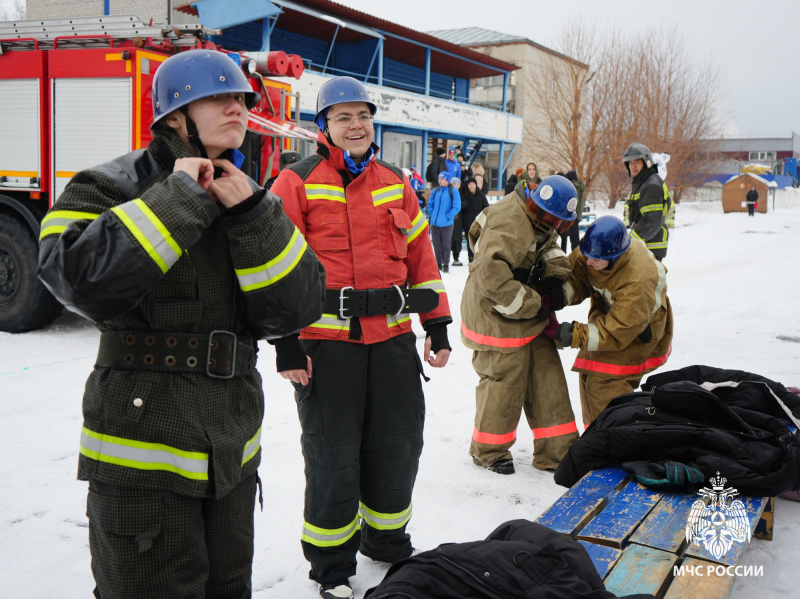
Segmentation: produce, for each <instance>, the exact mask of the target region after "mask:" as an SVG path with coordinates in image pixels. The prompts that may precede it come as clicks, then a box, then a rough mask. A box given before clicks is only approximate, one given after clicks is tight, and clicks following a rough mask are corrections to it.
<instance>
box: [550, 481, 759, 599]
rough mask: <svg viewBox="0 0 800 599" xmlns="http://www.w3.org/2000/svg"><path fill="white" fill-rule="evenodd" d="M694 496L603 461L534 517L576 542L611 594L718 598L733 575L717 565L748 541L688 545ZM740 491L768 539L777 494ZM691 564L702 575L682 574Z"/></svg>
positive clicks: (753, 523) (731, 559)
mask: <svg viewBox="0 0 800 599" xmlns="http://www.w3.org/2000/svg"><path fill="white" fill-rule="evenodd" d="M699 498H700V496H699V495H696V494H688V493H677V492H659V491H654V490H652V489H648V488H647V487H644V486H642V485H641V484H639V483H638V482H636V480H635V479H633V478H632V476H631V475H630V474H628V473H627V472H626V471H625V470H622V469H619V468H603V469H602V470H595V471H593V472H590V473H589V474H587V475H586V476H584V477H583V478H582V479H581V480H580V481H578V483H577V484H575V485H574V486H573V487H572V488H571V489H569V490H568V491H567V492H566V493H564V495H562V496H561V498H560V499H558V501H556V502H555V503H554V504H553V505H552V506H550V507H549V508H548V509H547V510H546V511H545V512H544V513H543V514H542V515H541V516H539V518H537V520H536V522H538V523H539V524H543V525H544V526H547V527H549V528H552V529H553V530H556V531H558V532H561V533H564V534H566V535H569V536H570V537H572V538H574V539H576V540H577V541H578V542H580V543H581V545H583V547H584V548H585V549H586V551H587V552H588V553H589V556H590V557H591V558H592V561H593V562H594V565H595V568H596V569H597V572H598V573H599V574H600V577H601V578H602V579H603V581H604V583H605V585H606V589H607V590H609V591H611V592H612V593H614V594H617V595H629V594H633V593H651V594H653V595H655V596H656V597H658V598H662V597H666V598H668V599H678V598H685V597H703V599H708V598H715V599H716V598H720V599H722V598H724V597H727V596H728V595H729V593H730V590H731V588H732V587H733V581H734V577H733V576H730V575H729V574H727V573H725V574H719V573H718V572H719V571H721V569H719V568H717V566H723V567H725V566H736V565H737V564H738V563H739V560H740V559H741V557H742V555H743V554H744V552H745V550H746V549H747V547H748V546H749V543H734V545H733V547H731V549H730V551H728V552H727V553H726V554H724V555H723V556H722V557H721V558H720V559H716V558H715V557H714V556H713V555H711V554H710V553H709V552H708V551H707V550H706V549H705V548H704V547H703V546H701V545H698V544H696V543H692V544H691V545H689V544H688V543H687V542H686V522H687V519H688V516H689V510H690V509H691V507H692V504H694V502H695V501H697V500H698V499H699ZM738 499H740V500H741V501H742V502H743V503H744V505H745V510H746V512H747V516H748V518H749V521H750V530H751V532H752V534H753V536H754V537H755V538H758V539H762V540H767V541H769V540H772V516H773V506H774V500H773V499H772V498H771V497H748V496H740V497H738ZM676 566H678V567H680V566H684V569H683V572H684V574H682V575H679V576H677V577H676V576H675V567H676ZM709 566H711V567H712V569H713V570H714V571H713V572H710V571H709V570H708V567H709ZM695 567H702V568H703V573H704V575H703V576H692V575H689V574H686V572H687V569H688V568H695ZM692 571H694V570H692Z"/></svg>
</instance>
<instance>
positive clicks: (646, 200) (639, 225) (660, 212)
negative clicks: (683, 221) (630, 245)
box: [627, 166, 669, 260]
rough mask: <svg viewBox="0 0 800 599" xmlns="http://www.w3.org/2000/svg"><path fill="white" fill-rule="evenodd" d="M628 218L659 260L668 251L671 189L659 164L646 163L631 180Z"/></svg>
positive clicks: (636, 233) (636, 235) (636, 234)
mask: <svg viewBox="0 0 800 599" xmlns="http://www.w3.org/2000/svg"><path fill="white" fill-rule="evenodd" d="M627 204H628V220H629V222H630V227H631V237H633V238H634V239H641V240H642V241H643V242H644V244H645V245H646V246H647V249H648V250H650V251H651V252H653V255H654V256H655V257H656V258H658V259H659V260H661V259H663V258H664V257H665V256H666V255H667V242H668V241H669V231H667V227H666V216H667V209H668V207H669V206H668V204H669V191H668V190H667V186H666V185H665V184H664V181H662V180H661V177H659V176H658V171H657V170H656V167H655V166H651V167H644V168H643V169H642V170H641V171H640V172H639V174H638V175H636V176H635V177H634V178H633V180H632V181H631V197H630V199H629V200H628V202H627Z"/></svg>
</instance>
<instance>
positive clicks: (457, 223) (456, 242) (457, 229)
mask: <svg viewBox="0 0 800 599" xmlns="http://www.w3.org/2000/svg"><path fill="white" fill-rule="evenodd" d="M460 157H461V155H460V154H459V158H460ZM450 185H452V186H453V188H454V189H457V190H458V193H459V194H460V193H461V179H456V178H455V177H452V178H451V179H450ZM461 208H462V210H460V211H459V212H458V214H456V215H455V217H454V218H453V239H452V240H451V242H450V249H451V250H452V252H453V266H464V265H463V264H462V263H461V262H460V261H459V259H458V254H459V252H460V251H461V245H462V244H463V241H464V240H463V238H462V235H461V232H462V230H463V227H462V224H461V213H462V212H463V208H464V204H463V202H462V204H461Z"/></svg>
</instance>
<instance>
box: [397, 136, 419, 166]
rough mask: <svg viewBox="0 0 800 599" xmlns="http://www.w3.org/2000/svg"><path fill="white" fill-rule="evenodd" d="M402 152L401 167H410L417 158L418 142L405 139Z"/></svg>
mask: <svg viewBox="0 0 800 599" xmlns="http://www.w3.org/2000/svg"><path fill="white" fill-rule="evenodd" d="M400 152H401V154H400V167H401V168H410V167H411V166H413V165H414V163H415V162H416V160H417V142H415V141H404V142H403V145H402V146H401V148H400Z"/></svg>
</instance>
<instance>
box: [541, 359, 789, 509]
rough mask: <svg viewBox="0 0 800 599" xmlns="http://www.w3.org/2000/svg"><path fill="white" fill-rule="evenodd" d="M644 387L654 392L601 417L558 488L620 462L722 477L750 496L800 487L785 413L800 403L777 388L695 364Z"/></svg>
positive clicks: (563, 468) (558, 478)
mask: <svg viewBox="0 0 800 599" xmlns="http://www.w3.org/2000/svg"><path fill="white" fill-rule="evenodd" d="M702 383H704V384H705V387H704V386H701V384H702ZM707 387H713V388H712V389H711V390H708V389H707ZM642 388H643V389H646V390H647V389H649V392H638V393H628V394H626V395H621V396H620V397H617V398H616V399H614V400H613V401H612V402H611V403H610V404H609V405H608V407H607V408H606V409H605V410H603V411H602V412H601V413H600V416H598V418H597V420H595V421H594V422H593V423H592V424H591V426H590V427H589V428H588V429H587V430H586V432H585V433H584V434H583V436H582V437H581V438H580V439H579V440H578V441H576V442H575V444H574V445H573V446H572V447H571V448H570V450H569V452H568V453H567V455H566V457H565V458H564V459H563V460H562V461H561V464H560V465H559V467H558V469H557V470H556V473H555V482H556V483H557V484H559V485H562V486H565V487H570V486H572V485H573V484H575V483H576V482H578V480H580V478H581V477H582V476H583V475H584V474H586V473H588V472H589V471H591V470H595V469H597V468H603V467H606V466H621V465H622V463H623V462H628V461H641V460H647V461H650V462H663V461H665V460H672V461H677V462H681V463H684V464H688V465H690V466H694V467H696V468H698V469H699V470H700V471H701V472H702V473H703V474H704V475H705V477H706V480H708V479H709V478H710V477H712V476H715V475H716V473H717V472H719V473H721V475H722V476H724V477H725V478H727V479H728V481H727V482H728V486H731V487H734V488H736V489H738V490H739V492H740V493H743V494H745V495H766V496H770V497H771V496H774V495H777V494H778V493H782V492H783V491H789V490H792V489H798V488H800V440H798V437H797V435H796V434H794V433H792V432H791V430H790V429H789V427H788V426H787V424H789V423H790V421H791V417H790V416H789V415H788V414H787V412H786V410H789V411H791V412H793V415H794V417H795V418H796V417H797V416H798V415H800V398H798V397H797V396H796V395H794V394H793V393H790V392H789V391H786V389H785V388H784V387H783V386H782V385H780V384H779V383H775V382H774V381H770V380H769V379H765V378H764V377H760V376H758V375H754V374H751V373H747V372H743V371H737V370H722V369H718V368H711V367H708V366H691V367H688V368H684V369H681V370H678V371H673V372H666V373H662V374H659V375H654V376H651V377H648V379H647V384H645V385H642ZM782 404H784V405H785V406H786V410H785V409H784V408H783V407H782Z"/></svg>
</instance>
